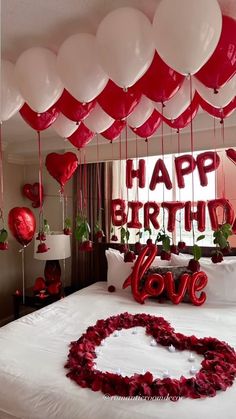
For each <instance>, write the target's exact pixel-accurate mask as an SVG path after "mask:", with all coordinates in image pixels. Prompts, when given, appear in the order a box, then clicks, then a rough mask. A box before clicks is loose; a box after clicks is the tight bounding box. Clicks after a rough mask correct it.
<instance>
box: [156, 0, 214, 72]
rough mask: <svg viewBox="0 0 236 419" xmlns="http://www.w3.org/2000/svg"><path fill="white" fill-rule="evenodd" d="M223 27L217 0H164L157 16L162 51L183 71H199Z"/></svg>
mask: <svg viewBox="0 0 236 419" xmlns="http://www.w3.org/2000/svg"><path fill="white" fill-rule="evenodd" d="M221 29H222V15H221V10H220V7H219V4H218V2H217V0H174V1H173V0H162V1H161V2H160V3H159V5H158V7H157V9H156V13H155V16H154V20H153V36H154V41H155V46H156V49H157V52H158V54H159V55H160V56H161V58H162V59H163V60H164V61H165V62H166V64H168V65H169V66H170V67H171V68H173V69H174V70H176V71H178V72H179V73H181V74H185V75H187V74H195V73H196V72H197V71H198V70H200V68H201V67H202V66H203V65H204V64H205V63H206V62H207V61H208V59H209V58H210V56H211V55H212V53H213V52H214V50H215V48H216V46H217V44H218V41H219V38H220V35H221Z"/></svg>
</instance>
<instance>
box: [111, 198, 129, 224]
mask: <svg viewBox="0 0 236 419" xmlns="http://www.w3.org/2000/svg"><path fill="white" fill-rule="evenodd" d="M125 208H126V205H125V200H124V199H120V198H117V199H112V201H111V217H112V224H113V225H114V226H116V227H121V226H123V225H124V224H126V222H127V216H126V213H125Z"/></svg>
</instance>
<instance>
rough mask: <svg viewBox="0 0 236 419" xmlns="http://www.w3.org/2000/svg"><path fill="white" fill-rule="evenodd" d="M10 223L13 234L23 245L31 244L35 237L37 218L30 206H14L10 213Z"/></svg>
mask: <svg viewBox="0 0 236 419" xmlns="http://www.w3.org/2000/svg"><path fill="white" fill-rule="evenodd" d="M8 225H9V229H10V230H11V233H12V234H13V236H14V237H15V238H16V240H17V241H18V242H19V243H20V244H22V245H23V246H26V245H27V244H29V243H30V242H31V240H32V238H33V237H34V233H35V229H36V220H35V216H34V214H33V213H32V211H31V210H30V209H29V208H25V207H22V208H20V207H15V208H12V209H11V211H10V212H9V214H8Z"/></svg>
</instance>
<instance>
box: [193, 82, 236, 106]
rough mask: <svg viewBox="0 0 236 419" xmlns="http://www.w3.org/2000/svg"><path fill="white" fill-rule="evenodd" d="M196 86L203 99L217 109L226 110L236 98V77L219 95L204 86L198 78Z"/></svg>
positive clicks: (220, 90)
mask: <svg viewBox="0 0 236 419" xmlns="http://www.w3.org/2000/svg"><path fill="white" fill-rule="evenodd" d="M194 85H195V87H196V90H197V91H198V93H199V95H200V96H201V97H202V99H204V100H205V101H206V102H208V103H210V105H212V106H214V107H215V108H224V107H225V106H227V105H228V104H229V103H230V102H231V101H232V100H233V98H234V97H235V96H236V75H235V76H234V77H232V79H230V80H229V81H228V82H227V83H226V84H225V85H224V86H223V87H221V88H220V89H219V91H218V93H214V90H213V89H209V88H208V87H206V86H204V84H202V83H201V82H200V81H199V80H197V79H196V78H194Z"/></svg>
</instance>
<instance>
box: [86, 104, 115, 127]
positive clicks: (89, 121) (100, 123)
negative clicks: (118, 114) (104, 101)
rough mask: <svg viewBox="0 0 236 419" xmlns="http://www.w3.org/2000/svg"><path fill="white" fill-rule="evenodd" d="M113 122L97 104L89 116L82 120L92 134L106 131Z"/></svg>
mask: <svg viewBox="0 0 236 419" xmlns="http://www.w3.org/2000/svg"><path fill="white" fill-rule="evenodd" d="M113 122H114V119H113V118H112V117H111V116H110V115H108V114H107V113H106V112H104V110H103V109H102V108H101V106H100V105H99V104H98V103H97V104H96V106H95V108H94V109H93V110H92V112H90V114H89V116H87V118H86V119H84V120H83V123H84V125H86V127H87V128H88V129H90V130H91V131H93V132H97V133H99V132H103V131H106V129H108V128H109V127H110V126H111V125H112V124H113Z"/></svg>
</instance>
